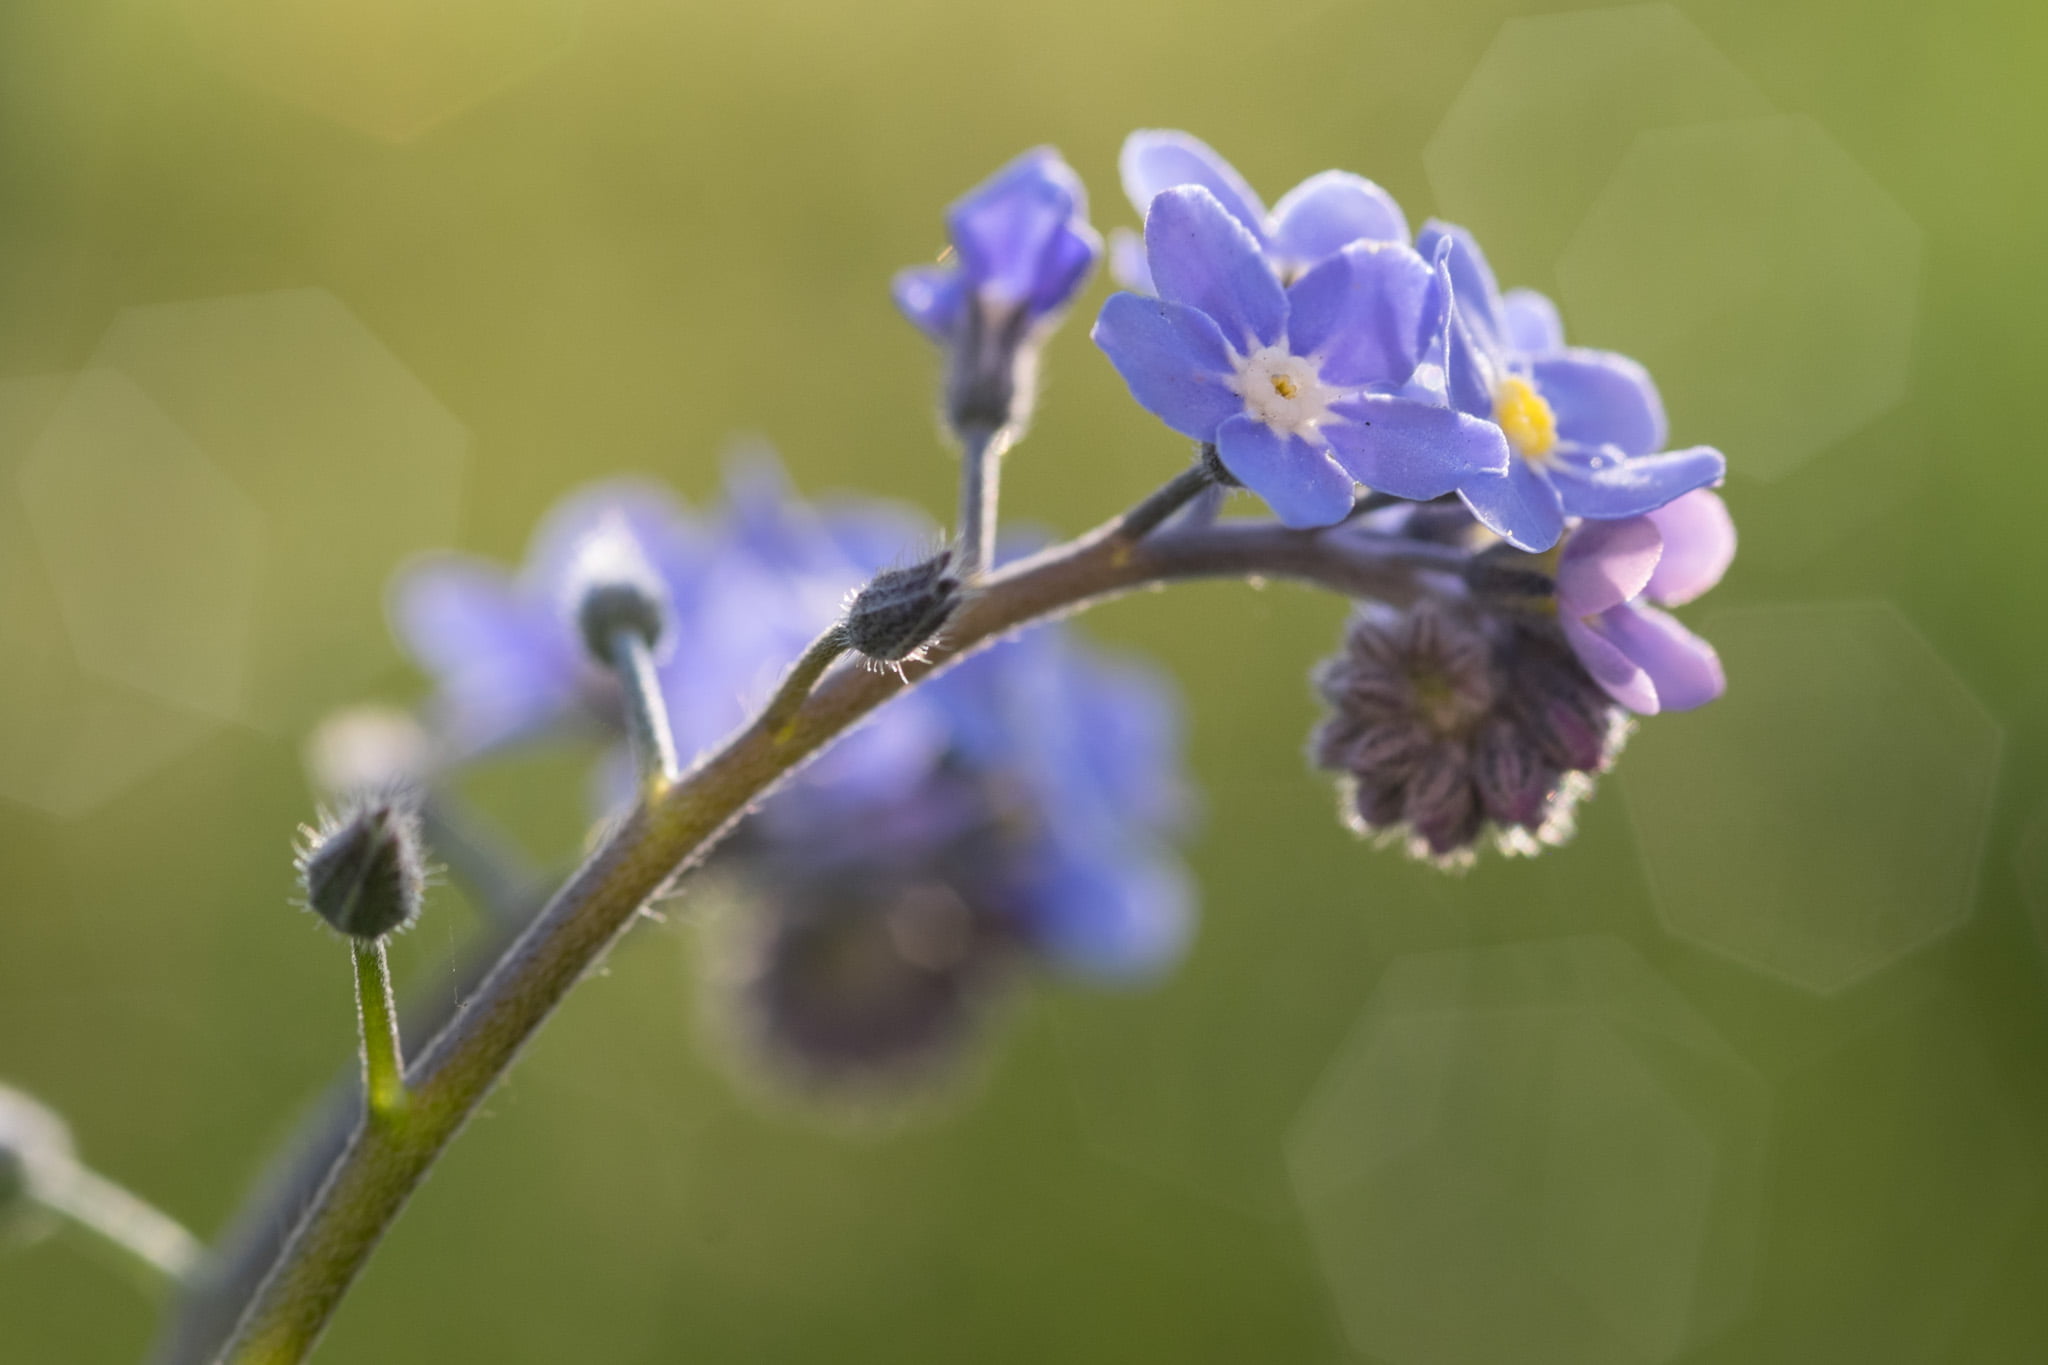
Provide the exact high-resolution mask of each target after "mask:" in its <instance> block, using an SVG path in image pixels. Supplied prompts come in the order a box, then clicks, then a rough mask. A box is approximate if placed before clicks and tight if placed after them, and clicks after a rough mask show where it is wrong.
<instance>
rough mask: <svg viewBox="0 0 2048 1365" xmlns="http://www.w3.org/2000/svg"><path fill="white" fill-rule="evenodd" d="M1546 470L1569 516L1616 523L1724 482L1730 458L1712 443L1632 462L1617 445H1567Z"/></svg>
mask: <svg viewBox="0 0 2048 1365" xmlns="http://www.w3.org/2000/svg"><path fill="white" fill-rule="evenodd" d="M1546 472H1547V473H1548V474H1549V476H1550V480H1551V482H1552V483H1554V484H1555V485H1556V486H1557V491H1558V496H1559V497H1560V498H1561V499H1563V503H1564V510H1565V512H1566V514H1567V515H1569V516H1574V517H1592V518H1594V519H1596V520H1599V521H1611V520H1613V519H1615V518H1617V517H1639V516H1641V515H1643V514H1644V513H1645V512H1654V511H1656V510H1657V509H1658V508H1660V507H1662V506H1663V505H1664V504H1665V503H1667V502H1670V501H1672V500H1673V499H1675V498H1677V497H1679V496H1680V495H1681V494H1685V493H1690V492H1692V490H1693V489H1695V488H1705V487H1707V486H1708V485H1709V484H1716V483H1719V482H1720V481H1721V479H1722V477H1723V476H1724V475H1725V474H1726V473H1727V472H1728V462H1727V461H1726V460H1724V459H1722V458H1721V452H1720V451H1718V450H1715V449H1713V448H1711V447H1709V446H1694V447H1692V448H1691V449H1690V450H1674V451H1672V452H1671V453H1670V454H1668V455H1645V456H1640V457H1638V458H1636V459H1632V460H1630V459H1622V458H1620V457H1619V455H1618V454H1617V453H1616V452H1615V451H1614V450H1613V448H1612V447H1608V448H1606V449H1604V450H1598V451H1591V450H1586V449H1583V448H1582V447H1577V446H1570V445H1565V446H1560V447H1558V451H1557V455H1556V457H1555V458H1554V459H1553V460H1552V461H1551V462H1550V465H1549V467H1548V469H1547V471H1546Z"/></svg>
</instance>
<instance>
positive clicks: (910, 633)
mask: <svg viewBox="0 0 2048 1365" xmlns="http://www.w3.org/2000/svg"><path fill="white" fill-rule="evenodd" d="M952 564H953V554H952V551H950V550H941V551H940V552H939V553H938V554H935V555H933V556H932V557H931V558H930V559H927V560H924V561H922V562H920V563H917V564H912V565H910V566H909V567H908V568H903V569H888V570H884V571H883V572H882V573H879V574H876V575H875V577H874V580H873V581H872V582H870V583H869V584H868V585H867V586H866V587H864V588H862V589H861V590H860V591H858V592H856V593H855V594H854V595H853V597H852V599H851V600H850V601H849V602H848V603H847V606H846V623H845V625H844V627H843V629H844V631H845V635H846V643H847V645H848V647H849V648H851V649H853V650H855V651H857V652H858V653H860V654H862V655H864V656H865V657H867V658H869V659H872V660H874V661H876V662H878V663H892V664H893V663H901V662H902V661H903V660H905V659H913V658H916V657H918V656H919V652H920V651H921V650H923V649H924V647H925V646H926V645H928V644H930V643H931V642H932V639H933V637H934V636H936V635H937V634H938V632H939V628H940V627H941V626H943V625H945V624H946V621H947V619H948V618H949V617H951V616H952V614H953V609H954V607H956V606H958V605H959V602H960V580H959V579H958V578H956V577H954V575H953V573H952Z"/></svg>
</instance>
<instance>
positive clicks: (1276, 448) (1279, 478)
mask: <svg viewBox="0 0 2048 1365" xmlns="http://www.w3.org/2000/svg"><path fill="white" fill-rule="evenodd" d="M1216 453H1217V454H1218V455H1220V456H1222V457H1223V465H1224V467H1225V468H1226V469H1228V470H1229V471H1230V472H1231V473H1232V474H1233V475H1235V476H1236V477H1237V481H1238V482H1239V483H1241V484H1243V485H1244V486H1245V487H1246V488H1249V489H1251V490H1252V492H1254V493H1257V494H1258V495H1259V496H1260V497H1261V498H1264V499H1265V500H1266V505H1267V506H1268V507H1270V508H1272V509H1273V512H1274V515H1276V516H1278V517H1279V518H1280V520H1281V521H1282V522H1284V523H1285V524H1287V525H1289V526H1294V527H1309V526H1333V525H1335V524H1336V523H1337V522H1340V521H1342V520H1344V518H1346V517H1348V516H1350V515H1351V505H1352V502H1353V490H1352V487H1351V476H1350V475H1348V474H1346V473H1344V471H1342V470H1341V469H1339V468H1337V466H1336V465H1335V464H1334V463H1332V462H1331V460H1330V453H1329V451H1328V450H1327V449H1325V448H1323V447H1320V446H1313V445H1310V444H1309V443H1308V442H1307V441H1304V440H1302V439H1301V438H1300V437H1299V436H1283V435H1281V434H1280V433H1279V432H1277V431H1275V430H1273V428H1271V427H1269V426H1267V425H1266V424H1265V423H1264V422H1261V421H1259V420H1258V419H1257V418H1255V417H1251V416H1248V415H1246V414H1243V413H1240V414H1238V415H1237V416H1235V417H1233V418H1231V419H1230V420H1229V421H1227V422H1225V423H1224V424H1223V425H1222V427H1221V428H1219V429H1218V430H1217V433H1216Z"/></svg>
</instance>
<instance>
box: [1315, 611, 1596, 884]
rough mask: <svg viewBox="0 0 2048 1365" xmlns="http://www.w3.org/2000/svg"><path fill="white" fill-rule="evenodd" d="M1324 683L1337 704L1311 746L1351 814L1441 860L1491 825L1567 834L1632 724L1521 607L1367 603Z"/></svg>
mask: <svg viewBox="0 0 2048 1365" xmlns="http://www.w3.org/2000/svg"><path fill="white" fill-rule="evenodd" d="M1316 685H1317V689H1318V690H1319V691H1320V692H1321V694H1322V696H1323V700H1324V701H1325V702H1326V703H1328V705H1329V707H1330V715H1329V717H1328V718H1327V719H1325V720H1324V721H1323V723H1322V724H1321V726H1319V727H1318V728H1317V730H1316V733H1315V736H1314V738H1313V740H1312V741H1311V744H1310V750H1309V752H1310V757H1311V758H1312V760H1313V761H1314V762H1315V764H1316V766H1317V767H1319V768H1323V769H1325V770H1327V771H1330V772H1335V773H1337V774H1339V775H1340V776H1341V777H1342V778H1343V790H1344V804H1345V818H1346V820H1347V822H1348V823H1350V824H1351V826H1352V827H1353V828H1355V829H1357V830H1358V831H1359V832H1360V833H1362V834H1369V835H1373V836H1376V837H1378V838H1381V839H1384V840H1387V841H1390V842H1399V843H1401V844H1402V845H1403V846H1404V847H1405V848H1406V849H1407V850H1408V852H1409V853H1410V854H1411V855H1413V856H1415V857H1417V858H1421V859H1424V860H1426V861H1429V862H1433V863H1436V864H1438V865H1441V866H1462V865H1464V864H1467V863H1469V862H1470V861H1471V860H1472V858H1473V855H1474V853H1475V851H1476V850H1477V848H1478V847H1479V845H1480V844H1481V842H1482V841H1483V840H1485V839H1487V838H1489V837H1490V839H1491V842H1492V843H1493V845H1494V846H1495V847H1497V848H1498V849H1500V850H1501V851H1502V852H1504V853H1510V854H1533V853H1536V852H1539V851H1540V850H1542V849H1543V848H1545V847H1547V846H1551V845H1555V844H1559V843H1562V842H1564V841H1565V840H1566V839H1567V838H1569V837H1570V836H1571V833H1572V828H1573V815H1574V812H1575V810H1576V808H1577V805H1578V803H1579V802H1580V801H1581V800H1583V799H1584V798H1585V797H1586V796H1587V795H1588V794H1589V793H1590V792H1591V791H1592V787H1593V777H1594V775H1595V774H1597V773H1599V772H1601V771H1604V770H1605V769H1606V767H1607V766H1608V764H1609V763H1610V762H1611V761H1612V759H1613V757H1614V755H1615V753H1616V752H1617V751H1618V750H1619V748H1620V746H1621V743H1622V740H1623V739H1624V738H1625V736H1626V734H1627V721H1626V718H1625V717H1624V715H1623V714H1622V712H1621V710H1620V709H1619V708H1618V707H1616V706H1614V705H1613V704H1612V703H1611V702H1609V700H1608V699H1607V697H1606V696H1605V694H1603V693H1602V692H1601V690H1600V689H1599V687H1598V686H1596V685H1595V684H1594V682H1593V681H1592V679H1590V678H1588V677H1587V676H1586V674H1585V671H1584V670H1583V669H1582V668H1580V667H1579V665H1578V663H1577V661H1576V660H1575V659H1574V658H1573V657H1572V653H1571V649H1570V647H1569V646H1568V645H1567V644H1566V643H1565V641H1564V638H1563V636H1562V635H1561V634H1560V633H1559V631H1558V629H1557V627H1556V625H1555V623H1554V622H1551V621H1549V620H1547V619H1545V618H1544V617H1542V616H1540V615H1537V614H1535V613H1532V612H1529V611H1525V610H1522V609H1520V608H1516V607H1508V608H1499V609H1493V608H1489V607H1487V606H1485V605H1483V604H1481V603H1478V602H1474V601H1471V600H1445V599H1436V598H1425V599H1423V600H1422V601H1421V602H1419V603H1417V604H1416V605H1415V606H1413V607H1410V608H1408V609H1406V610H1396V609H1394V608H1391V607H1385V606H1378V605H1374V606H1368V607H1362V608H1360V609H1359V611H1358V612H1357V613H1356V614H1355V615H1354V616H1353V618H1352V621H1351V625H1350V627H1349V628H1348V630H1347V631H1346V633H1345V637H1344V646H1343V649H1342V652H1340V653H1339V654H1338V655H1337V657H1336V658H1334V659H1331V660H1330V661H1329V662H1327V663H1325V664H1324V665H1323V667H1322V668H1321V669H1320V670H1318V672H1317V675H1316Z"/></svg>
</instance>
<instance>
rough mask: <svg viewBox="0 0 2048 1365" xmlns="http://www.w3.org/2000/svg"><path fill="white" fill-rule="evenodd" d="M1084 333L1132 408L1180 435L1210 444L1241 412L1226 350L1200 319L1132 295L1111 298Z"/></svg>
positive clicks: (1192, 312) (1161, 301) (1176, 306)
mask: <svg viewBox="0 0 2048 1365" xmlns="http://www.w3.org/2000/svg"><path fill="white" fill-rule="evenodd" d="M1091 335H1092V336H1093V337H1094V338H1095V344H1096V345H1097V346H1100V347H1101V348H1102V350H1103V353H1104V354H1106V355H1107V356H1108V357H1109V362H1110V364H1112V365H1114V366H1116V371H1117V373H1118V374H1120V375H1122V376H1123V379H1124V383H1126V384H1128V385H1129V386H1130V389H1131V396H1132V397H1133V398H1136V399H1137V400H1138V404H1139V406H1141V407H1143V408H1144V409H1145V410H1146V411H1147V412H1149V413H1151V414H1153V415H1154V416H1156V417H1157V418H1159V420H1161V421H1162V422H1164V423H1166V425H1168V426H1170V427H1172V428H1173V429H1174V430H1175V431H1178V432H1179V433H1181V435H1183V436H1192V437H1193V438H1194V439H1196V440H1198V441H1213V440H1214V439H1216V428H1217V427H1219V426H1221V425H1222V424H1223V423H1224V422H1225V421H1227V420H1228V419H1229V418H1231V417H1233V416H1235V415H1237V414H1238V413H1241V412H1243V411H1244V400H1243V399H1242V398H1240V397H1238V395H1237V393H1236V391H1235V390H1233V389H1232V388H1231V387H1230V381H1231V379H1232V377H1233V376H1234V375H1235V373H1236V370H1235V367H1234V366H1233V365H1232V364H1231V359H1230V348H1229V346H1228V345H1227V344H1225V342H1224V340H1223V334H1222V333H1221V332H1219V331H1217V330H1216V324H1215V323H1213V322H1211V321H1210V320H1209V318H1208V316H1207V315H1206V314H1204V313H1201V312H1198V311H1196V310H1195V309H1193V308H1188V307H1184V306H1183V305H1181V304H1177V303H1168V302H1167V301H1166V300H1164V299H1152V298H1145V297H1144V296H1142V295H1139V294H1112V295H1111V296H1110V298H1109V301H1108V302H1107V303H1105V304H1103V305H1102V316H1101V317H1099V318H1097V319H1096V322H1095V330H1094V332H1093V333H1091Z"/></svg>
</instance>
